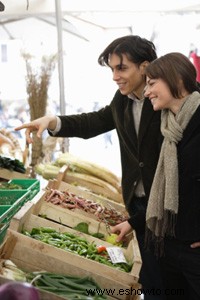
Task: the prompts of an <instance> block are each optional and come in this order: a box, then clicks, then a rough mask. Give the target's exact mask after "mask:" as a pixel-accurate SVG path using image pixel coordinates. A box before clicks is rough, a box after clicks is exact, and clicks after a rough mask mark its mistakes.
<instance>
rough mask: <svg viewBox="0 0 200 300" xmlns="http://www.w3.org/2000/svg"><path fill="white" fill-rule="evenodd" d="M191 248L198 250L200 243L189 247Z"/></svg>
mask: <svg viewBox="0 0 200 300" xmlns="http://www.w3.org/2000/svg"><path fill="white" fill-rule="evenodd" d="M190 247H191V248H199V247H200V242H196V243H193V244H191V245H190Z"/></svg>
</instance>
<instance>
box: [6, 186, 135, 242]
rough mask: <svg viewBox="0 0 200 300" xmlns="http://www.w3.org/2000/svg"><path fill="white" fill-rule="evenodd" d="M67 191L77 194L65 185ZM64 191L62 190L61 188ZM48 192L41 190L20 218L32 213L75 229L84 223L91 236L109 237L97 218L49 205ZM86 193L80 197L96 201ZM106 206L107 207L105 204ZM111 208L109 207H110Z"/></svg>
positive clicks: (71, 187) (24, 209)
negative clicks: (96, 234) (97, 234)
mask: <svg viewBox="0 0 200 300" xmlns="http://www.w3.org/2000/svg"><path fill="white" fill-rule="evenodd" d="M64 186H65V190H66V187H67V191H70V192H72V193H74V192H76V191H75V188H76V187H73V186H70V185H68V184H66V183H65V184H64ZM61 190H62V188H61ZM46 193H47V191H46V190H41V191H40V192H39V193H38V194H37V195H36V196H35V197H34V198H33V199H32V200H31V203H32V205H30V206H28V209H27V210H28V212H26V208H27V206H24V207H23V209H22V211H21V212H20V216H19V218H23V217H24V215H25V214H26V213H29V214H30V213H31V214H34V215H37V216H41V217H45V218H46V219H48V220H51V221H54V222H57V223H60V224H62V225H65V226H68V227H71V228H73V227H75V226H77V225H78V224H79V223H81V222H84V223H87V224H88V229H89V232H90V233H91V234H94V233H97V232H99V233H102V234H104V235H105V236H106V235H108V233H109V231H108V230H109V228H108V226H107V225H106V224H105V223H104V222H100V221H99V220H97V218H96V217H95V216H94V215H93V214H88V213H86V212H83V211H82V210H80V209H77V210H73V211H72V210H69V209H66V208H62V207H60V206H57V205H54V204H52V203H49V202H47V201H45V200H44V199H45V197H46ZM85 193H86V192H84V191H83V194H82V193H79V194H78V195H79V196H84V197H87V199H91V200H93V201H94V198H92V196H91V195H86V194H85ZM105 205H107V204H106V203H105ZM117 205H118V206H119V204H117V203H116V204H115V207H114V206H113V208H115V209H116V206H117ZM108 206H109V205H108ZM14 223H15V219H13V220H12V225H11V226H14ZM131 238H132V235H130V236H129V240H130V239H131Z"/></svg>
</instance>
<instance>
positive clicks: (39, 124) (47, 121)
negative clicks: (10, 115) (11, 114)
mask: <svg viewBox="0 0 200 300" xmlns="http://www.w3.org/2000/svg"><path fill="white" fill-rule="evenodd" d="M56 124H57V119H56V116H45V117H42V118H39V119H36V120H34V121H32V122H30V123H25V124H23V125H21V126H18V127H16V128H15V130H16V131H18V130H21V129H24V128H26V131H25V135H26V141H27V143H28V144H31V143H32V142H33V139H32V138H31V133H32V132H33V131H37V137H38V138H41V135H42V133H43V131H44V130H45V129H49V130H54V129H55V128H56Z"/></svg>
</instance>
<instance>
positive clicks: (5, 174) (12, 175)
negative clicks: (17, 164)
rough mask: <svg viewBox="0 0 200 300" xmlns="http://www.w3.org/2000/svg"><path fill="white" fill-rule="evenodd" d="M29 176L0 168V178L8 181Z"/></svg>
mask: <svg viewBox="0 0 200 300" xmlns="http://www.w3.org/2000/svg"><path fill="white" fill-rule="evenodd" d="M28 177H29V174H26V173H25V174H23V173H20V172H16V171H10V170H8V169H5V168H0V178H3V179H6V180H10V179H16V178H19V179H20V178H28Z"/></svg>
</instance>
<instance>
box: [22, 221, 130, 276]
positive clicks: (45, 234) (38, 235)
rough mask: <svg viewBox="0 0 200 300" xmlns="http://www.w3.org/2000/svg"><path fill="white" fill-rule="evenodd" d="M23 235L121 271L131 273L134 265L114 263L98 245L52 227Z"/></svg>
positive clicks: (36, 229)
mask: <svg viewBox="0 0 200 300" xmlns="http://www.w3.org/2000/svg"><path fill="white" fill-rule="evenodd" d="M22 233H23V234H24V235H26V236H28V237H31V238H33V239H36V240H39V241H41V242H44V243H47V244H49V245H52V246H54V247H57V248H60V249H62V250H66V251H70V252H73V253H74V254H77V255H80V256H83V257H85V258H87V259H91V260H94V261H96V262H99V263H102V264H105V265H107V266H110V267H114V268H116V269H118V270H120V271H124V272H130V271H131V268H132V263H129V262H127V263H113V262H112V261H111V259H110V257H109V255H108V253H107V251H101V252H100V251H99V249H98V245H96V244H95V243H94V242H88V241H87V240H86V239H85V238H82V237H79V236H77V235H75V234H73V233H68V232H64V233H59V232H58V231H56V230H55V229H53V228H50V227H38V228H36V227H35V228H32V230H31V231H30V232H29V231H27V230H23V231H22Z"/></svg>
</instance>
